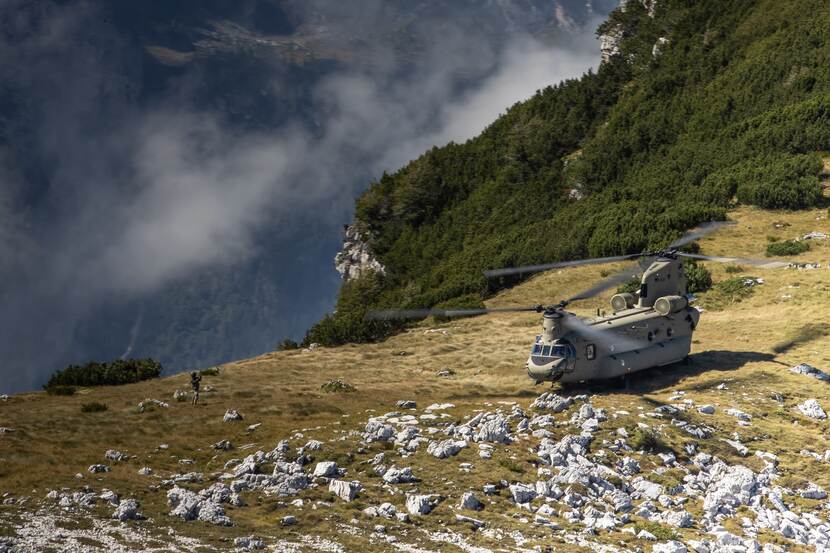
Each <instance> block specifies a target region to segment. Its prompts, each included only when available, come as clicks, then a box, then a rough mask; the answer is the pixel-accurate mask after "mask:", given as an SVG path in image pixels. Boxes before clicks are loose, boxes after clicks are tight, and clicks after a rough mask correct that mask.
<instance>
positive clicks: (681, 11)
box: [306, 0, 830, 345]
mask: <svg viewBox="0 0 830 553" xmlns="http://www.w3.org/2000/svg"><path fill="white" fill-rule="evenodd" d="M648 4H649V3H648V2H646V3H645V5H644V3H642V2H640V1H639V0H632V1H631V2H629V3H628V4H627V6H626V8H625V9H624V10H623V9H618V10H617V11H615V12H614V13H613V14H612V15H611V17H610V18H609V20H608V21H607V22H605V23H604V24H603V25H602V26H601V27H600V29H599V31H598V32H600V33H606V34H607V33H612V34H616V35H618V36H620V37H621V41H620V45H619V54H618V55H615V56H613V57H612V58H611V59H610V60H609V61H608V62H607V63H604V64H602V65H601V66H600V67H599V69H598V70H597V71H596V72H590V73H588V74H586V75H584V76H583V77H582V78H580V79H576V80H571V81H567V82H564V83H561V84H559V85H557V86H551V87H548V88H546V89H544V90H540V91H538V92H537V93H536V94H535V95H534V96H533V97H532V98H530V99H529V100H527V101H525V102H522V103H518V104H516V105H514V106H512V107H510V108H509V109H507V111H506V113H505V114H504V115H503V116H501V117H500V118H499V119H497V120H496V121H494V122H493V123H492V124H491V125H490V126H488V127H487V129H486V130H485V131H484V132H483V133H482V134H481V135H480V136H478V137H476V138H474V139H472V140H470V141H468V142H466V143H464V144H448V145H446V146H444V147H441V148H433V149H431V150H429V151H428V152H426V153H424V154H423V155H422V156H421V157H419V158H418V159H416V160H414V161H413V162H411V163H410V164H409V165H407V166H405V167H403V168H402V169H400V170H399V171H397V172H395V173H394V174H384V175H383V176H382V177H381V178H380V179H379V180H378V181H377V182H374V183H372V184H371V186H370V187H369V188H368V190H367V191H366V192H365V193H364V194H363V195H362V196H361V197H360V198H359V199H358V201H357V206H356V207H357V209H356V219H357V221H358V222H359V224H360V225H361V226H362V227H363V228H365V229H366V230H365V234H366V237H367V238H368V240H369V242H370V244H371V246H372V248H373V249H374V251H375V253H376V255H377V256H378V258H379V259H380V261H381V262H382V263H383V265H384V266H385V267H386V272H385V274H383V275H380V274H369V275H366V276H364V277H362V278H360V279H357V280H353V281H350V282H348V283H346V284H345V285H344V286H343V288H342V289H341V292H340V296H339V300H338V304H337V310H336V312H335V313H334V314H332V315H329V316H327V317H325V318H324V319H323V320H322V321H321V322H320V323H318V324H317V325H315V326H314V327H313V328H312V329H311V330H310V331H309V333H308V334H307V336H306V342H320V343H323V344H327V345H334V344H338V343H344V342H361V341H368V340H375V339H379V338H382V337H384V336H386V335H388V334H389V333H391V332H394V331H395V330H396V329H397V328H399V326H400V324H399V323H391V322H378V321H374V322H373V321H366V320H364V315H365V312H366V310H367V309H368V308H371V307H392V306H395V307H404V308H407V307H408V308H415V307H431V306H449V305H453V306H455V305H477V304H480V302H481V300H482V299H483V298H486V297H487V296H488V295H490V294H492V293H494V292H495V291H497V290H498V289H499V288H502V287H505V286H508V285H511V284H513V283H514V282H515V281H510V280H507V279H500V280H494V281H488V280H486V279H485V278H484V277H483V275H482V271H484V270H485V269H489V268H495V267H504V266H513V265H525V264H534V263H543V262H550V261H557V260H565V259H575V258H581V257H589V256H591V257H593V256H606V255H614V254H622V253H633V252H637V251H642V250H643V249H645V248H649V247H659V246H661V245H665V244H666V243H667V242H668V241H669V240H670V239H672V238H674V237H676V236H678V235H679V234H680V233H682V232H683V231H684V230H686V229H688V228H690V227H692V226H694V225H696V224H698V223H700V222H703V221H707V220H712V219H722V218H723V217H724V216H725V212H726V210H727V209H728V208H729V207H731V206H733V205H735V204H736V203H743V204H751V205H757V206H760V207H764V208H770V209H801V208H806V207H811V206H815V205H818V204H820V203H821V202H822V201H823V195H822V191H821V186H820V181H819V175H820V174H821V172H822V170H823V161H822V158H823V155H822V153H823V152H825V151H827V150H830V63H829V62H830V59H829V58H830V6H828V5H827V3H826V2H822V1H817V0H813V1H800V0H757V1H752V0H696V1H692V0H685V1H684V0H659V2H657V3H656V4H655V5H656V9H654V10H653V12H652V13H649V10H648Z"/></svg>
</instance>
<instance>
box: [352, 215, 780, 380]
mask: <svg viewBox="0 0 830 553" xmlns="http://www.w3.org/2000/svg"><path fill="white" fill-rule="evenodd" d="M727 224H731V223H728V222H714V223H707V224H705V225H701V226H700V227H698V228H697V229H694V230H692V231H690V232H689V233H687V234H686V235H684V236H683V237H681V238H680V239H678V240H676V241H674V242H672V243H671V244H669V245H668V246H667V247H666V248H665V249H663V250H658V251H652V252H642V253H636V254H628V255H619V256H614V257H602V258H595V259H583V260H576V261H564V262H560V263H548V264H544V265H531V266H526V267H516V268H507V269H495V270H490V271H486V272H485V273H484V274H485V276H487V277H488V278H493V277H499V276H507V275H515V274H527V273H534V272H539V271H547V270H550V269H557V268H563V267H573V266H577V265H594V264H600V263H611V262H618V261H626V260H634V259H639V260H640V262H641V264H643V265H644V263H643V262H645V263H648V266H647V267H646V268H645V271H644V272H643V275H642V278H641V279H640V287H639V290H638V291H637V292H635V293H633V294H629V293H622V294H616V295H614V296H613V297H612V298H611V308H612V310H613V312H612V313H611V314H610V315H607V316H602V317H597V318H595V319H581V318H579V317H577V316H576V315H575V314H573V313H570V312H568V311H565V308H566V307H567V306H568V305H569V304H570V303H572V302H574V301H577V300H583V299H588V298H591V297H593V296H595V295H597V294H599V293H600V292H602V291H604V290H606V289H608V288H611V287H612V286H616V285H619V284H621V283H623V282H625V281H627V280H629V279H630V278H631V277H632V275H633V274H635V273H638V272H639V271H638V270H637V266H636V265H633V266H630V267H627V268H626V269H624V270H622V271H619V272H617V273H615V274H613V275H611V276H610V277H608V278H607V279H605V280H603V281H601V282H600V283H599V284H597V285H595V286H593V287H591V288H589V289H588V290H585V291H583V292H581V293H579V294H576V295H574V296H572V297H570V298H568V299H565V300H562V301H560V302H559V303H556V304H552V305H548V306H544V305H541V304H540V305H535V306H531V307H491V308H482V309H409V310H406V309H403V310H396V309H392V310H380V311H370V312H369V313H368V315H367V317H369V318H371V319H375V320H390V319H420V318H424V317H428V316H437V317H463V316H470V315H481V314H485V313H505V312H536V313H541V314H542V333H541V334H539V335H537V336H536V338H535V340H534V342H533V345H532V347H531V351H530V356H529V357H528V360H527V363H526V364H525V368H526V370H527V374H528V376H529V377H530V378H531V379H532V380H534V381H535V383H536V384H539V383H541V382H544V381H549V382H563V383H569V382H582V381H587V380H602V379H609V378H615V377H619V376H625V375H628V374H630V373H633V372H637V371H641V370H644V369H648V368H651V367H661V366H664V365H670V364H672V363H676V362H678V361H682V360H683V359H685V358H686V356H687V355H688V354H689V351H690V349H691V345H692V333H693V332H694V330H695V328H696V327H697V324H698V322H699V320H700V311H699V310H698V309H697V308H695V307H693V306H692V305H691V304H690V301H691V300H692V299H693V298H692V296H691V295H690V294H689V293H688V290H687V280H686V274H685V273H684V270H683V259H684V258H692V259H701V260H706V261H716V262H720V263H741V264H746V265H753V266H757V267H763V268H775V267H784V266H787V265H788V263H787V262H782V261H769V260H756V259H744V258H737V257H713V256H708V255H701V254H693V253H687V252H682V251H679V248H681V247H682V246H685V245H686V244H689V243H691V242H693V241H695V240H697V239H698V238H701V237H703V236H706V235H707V234H709V233H711V232H713V231H715V230H717V229H719V228H721V227H722V226H724V225H727Z"/></svg>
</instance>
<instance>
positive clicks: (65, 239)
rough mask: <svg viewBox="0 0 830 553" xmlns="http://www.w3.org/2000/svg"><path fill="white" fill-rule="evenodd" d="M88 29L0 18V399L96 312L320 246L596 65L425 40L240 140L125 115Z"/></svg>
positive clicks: (90, 10) (88, 8)
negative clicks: (418, 50) (422, 48)
mask: <svg viewBox="0 0 830 553" xmlns="http://www.w3.org/2000/svg"><path fill="white" fill-rule="evenodd" d="M24 4H25V5H24ZM96 14H97V12H96V8H95V6H94V4H92V3H78V4H74V5H67V6H64V7H58V6H52V5H46V4H42V5H39V7H38V8H32V7H31V4H28V3H21V2H17V1H14V0H9V3H7V4H6V5H5V7H0V21H2V22H3V25H4V26H5V28H4V29H3V30H4V31H5V32H4V33H2V34H0V37H2V39H0V52H4V53H0V78H2V79H3V80H6V82H10V83H14V86H12V87H10V88H9V89H8V90H6V91H3V90H2V89H0V93H2V94H3V96H0V99H2V100H4V101H5V103H6V105H11V106H12V108H11V110H12V112H14V113H17V112H15V111H14V110H15V108H14V105H15V103H17V104H18V105H19V107H20V109H21V110H22V111H21V113H25V114H26V117H25V118H24V119H22V120H18V121H17V122H16V123H14V124H11V125H9V126H7V127H5V128H0V130H2V133H3V134H2V136H0V139H2V143H0V254H2V260H0V282H2V284H0V299H2V300H3V303H4V308H3V310H2V311H0V359H2V360H3V363H2V365H0V392H9V391H20V390H25V389H31V388H33V387H36V386H37V385H39V384H40V383H42V382H43V380H44V379H45V377H46V376H48V374H50V373H51V372H53V371H54V370H55V369H57V368H60V367H61V366H63V365H65V364H67V363H68V362H70V361H79V359H76V358H75V357H76V356H77V355H78V351H77V348H76V345H75V343H74V340H75V338H74V336H75V332H76V329H77V328H78V326H79V325H82V324H83V323H84V321H85V319H86V318H87V317H89V316H90V313H92V312H93V311H94V310H95V309H96V308H97V306H99V305H101V304H102V303H105V302H106V303H108V304H113V303H115V304H118V302H133V301H135V300H136V299H139V300H140V299H141V298H142V297H148V296H149V295H152V294H153V293H155V292H156V291H158V290H159V289H161V288H162V287H164V286H166V285H168V284H169V283H171V282H175V281H177V280H181V279H187V278H189V277H190V276H191V275H193V274H194V273H196V272H198V271H200V270H203V269H206V268H212V267H221V266H230V265H233V264H235V263H239V262H241V261H243V260H246V259H250V258H252V257H255V256H258V255H267V252H263V250H262V247H261V245H259V244H257V242H256V239H255V237H256V235H257V233H258V232H259V231H260V230H261V229H263V228H264V227H275V226H276V228H284V229H285V233H284V236H285V237H286V240H291V239H292V238H291V237H292V236H293V234H292V233H295V232H297V231H298V230H300V229H301V228H302V227H303V226H304V225H306V224H307V222H308V221H310V220H314V221H316V222H317V224H316V225H315V226H316V227H317V228H318V232H322V233H325V234H327V235H330V236H332V235H333V236H337V235H338V233H339V232H340V225H341V224H342V223H343V222H345V221H348V220H349V218H350V217H351V213H352V210H353V202H354V198H355V196H356V195H357V194H358V193H359V192H360V190H362V188H363V187H365V185H366V179H367V177H370V176H378V175H379V174H380V173H381V172H382V171H384V170H394V169H396V168H398V167H399V166H401V165H402V164H404V163H406V162H407V161H409V160H411V159H413V158H415V157H417V156H418V155H420V153H421V152H423V151H424V150H425V149H426V148H428V147H431V146H432V145H441V144H444V143H446V142H448V141H463V140H466V139H468V138H471V137H473V136H475V135H476V134H478V133H479V132H480V131H481V130H483V128H484V127H485V126H486V125H487V124H488V123H489V122H491V121H492V120H493V119H494V118H495V117H496V116H497V115H498V114H499V113H501V112H503V111H504V110H505V108H506V107H508V106H510V105H512V104H513V103H515V102H517V101H519V100H522V99H524V98H527V97H529V96H530V95H532V94H533V93H534V92H535V91H536V90H537V89H539V88H543V87H544V86H547V85H548V84H553V83H556V82H557V81H559V80H561V79H564V78H571V77H576V76H578V75H580V74H581V73H583V72H584V71H585V70H587V69H588V68H589V67H590V66H591V65H592V64H594V63H595V62H596V61H597V59H598V57H599V56H598V48H597V45H596V41H595V40H593V26H591V27H590V28H587V29H586V31H585V32H584V33H583V34H582V36H581V38H580V39H579V41H577V43H575V44H574V48H573V49H568V50H565V49H562V48H553V47H550V46H548V45H544V44H541V43H539V42H537V41H535V40H534V39H532V38H530V37H528V36H526V35H517V36H515V37H514V38H513V39H511V40H510V41H509V43H508V44H507V45H505V46H503V47H500V48H499V49H498V51H496V50H494V49H492V48H490V47H489V46H488V44H487V41H486V36H470V37H463V36H460V37H459V36H454V38H452V39H451V40H450V39H439V38H436V40H435V41H434V43H435V46H434V48H432V49H431V50H430V51H428V52H427V53H426V54H425V56H424V58H423V61H422V62H420V63H418V64H416V65H415V66H414V67H413V68H411V70H409V71H408V72H407V73H405V74H403V75H402V74H401V72H400V70H399V68H398V67H396V66H395V65H394V64H391V63H388V60H385V61H384V62H383V63H381V62H379V63H377V64H372V65H371V66H369V67H364V66H361V67H360V68H354V67H353V68H351V69H343V70H340V71H338V72H336V73H333V74H330V75H328V76H327V77H325V78H323V79H321V80H320V82H319V83H317V85H316V86H315V88H314V93H313V96H312V102H313V109H314V111H315V112H316V113H319V121H318V125H317V126H316V127H314V128H310V127H309V126H308V125H307V124H306V122H304V121H301V120H299V119H297V120H289V121H288V122H287V123H285V124H283V125H281V126H280V127H279V128H276V129H269V130H267V131H250V130H244V129H241V128H240V127H239V126H236V125H232V124H230V123H229V122H228V121H227V118H226V117H225V116H224V115H223V114H219V113H212V112H208V113H206V112H204V111H199V110H198V109H194V106H192V105H188V104H187V103H186V102H182V100H181V99H180V98H171V99H168V100H167V101H164V102H157V103H154V104H152V105H141V104H140V102H138V101H137V99H136V92H135V91H132V90H130V89H129V86H128V84H129V82H130V80H129V75H125V73H124V71H125V70H124V67H123V66H124V64H125V63H126V61H127V60H129V57H130V54H129V51H128V45H126V44H125V43H124V41H123V40H122V39H121V38H120V37H118V36H117V35H116V34H113V33H112V32H111V30H109V31H108V30H107V29H106V28H105V29H104V30H103V31H101V32H100V33H99V34H98V35H97V37H96V38H95V40H93V41H91V42H85V41H84V40H81V37H84V36H85V32H86V30H87V29H88V27H89V25H91V24H92V23H91V22H95V21H98V19H97V17H96ZM470 71H472V73H473V77H475V78H472V79H471V78H470V75H469V73H470ZM275 86H280V85H279V84H277V83H275ZM9 91H11V92H9ZM22 95H25V97H24V96H22ZM16 140H17V141H20V143H16V142H15V141H16ZM29 151H32V152H33V155H32V156H31V158H30V160H29V161H27V160H26V159H23V158H24V156H28V155H29V154H28V153H27V152H29ZM31 160H34V162H32V161H31ZM35 165H37V166H35ZM290 246H291V244H290V243H284V244H277V245H274V250H275V251H276V250H279V251H281V252H286V251H287V252H289V253H288V254H287V257H286V259H285V265H286V267H292V263H293V261H294V260H293V259H292V258H291V256H292V255H296V256H297V257H298V258H299V257H300V256H302V255H303V254H302V252H300V251H294V252H292V250H291V248H290ZM332 253H333V252H332ZM330 264H331V259H330V258H327V259H320V260H318V261H317V262H316V264H313V265H315V269H314V270H317V271H321V270H330ZM320 265H322V266H320ZM306 266H310V265H309V264H306ZM309 270H310V269H309ZM302 277H303V276H302V275H301V274H300V275H297V278H298V279H302ZM290 292H291V291H290V290H287V291H286V294H287V295H290ZM329 292H330V291H329ZM310 293H311V292H310V291H309V294H310ZM315 309H321V306H319V305H317V306H316V307H315ZM287 316H288V315H287ZM132 318H135V313H133V314H132ZM131 320H132V319H131ZM141 325H142V323H141V322H140V319H139V322H136V323H135V324H134V325H130V326H132V327H133V332H130V333H128V335H125V337H124V347H125V348H126V347H127V346H128V345H129V348H130V349H132V348H133V346H134V345H135V343H134V342H135V341H136V336H135V334H136V333H137V332H138V330H137V329H138V327H139V326H141ZM144 326H146V321H145V322H144ZM277 338H278V337H275V341H276V339H277Z"/></svg>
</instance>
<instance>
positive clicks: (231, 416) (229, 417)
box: [222, 409, 244, 422]
mask: <svg viewBox="0 0 830 553" xmlns="http://www.w3.org/2000/svg"><path fill="white" fill-rule="evenodd" d="M241 420H244V417H243V416H242V414H241V413H240V412H239V411H237V410H236V409H228V410H227V411H225V415H224V416H223V417H222V422H231V421H241Z"/></svg>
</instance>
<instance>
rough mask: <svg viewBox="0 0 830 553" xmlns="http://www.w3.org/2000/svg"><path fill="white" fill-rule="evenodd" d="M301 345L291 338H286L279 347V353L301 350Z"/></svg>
mask: <svg viewBox="0 0 830 553" xmlns="http://www.w3.org/2000/svg"><path fill="white" fill-rule="evenodd" d="M299 348H300V344H298V343H297V342H295V341H294V340H292V339H291V338H286V339H285V340H283V341H282V342H280V343H279V344H278V345H277V351H290V350H293V349H299Z"/></svg>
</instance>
